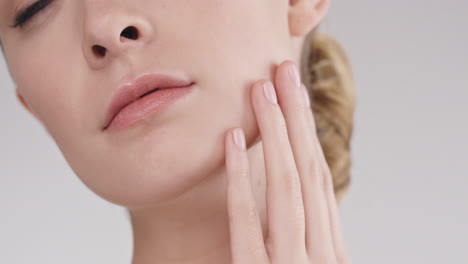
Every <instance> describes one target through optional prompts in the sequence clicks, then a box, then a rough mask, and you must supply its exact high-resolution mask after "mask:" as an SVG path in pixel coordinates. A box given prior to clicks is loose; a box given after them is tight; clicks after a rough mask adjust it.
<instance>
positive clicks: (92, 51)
mask: <svg viewBox="0 0 468 264" xmlns="http://www.w3.org/2000/svg"><path fill="white" fill-rule="evenodd" d="M104 10H105V11H104ZM83 25H84V28H83V32H84V41H83V52H84V54H85V57H86V59H87V61H88V63H89V65H90V66H91V67H92V68H100V67H105V66H106V65H107V64H109V63H110V61H112V60H113V59H115V58H117V57H122V56H129V53H130V50H132V49H134V48H137V47H142V46H145V45H147V44H148V43H149V42H150V41H151V39H152V35H153V33H152V27H151V24H150V23H149V22H148V21H147V20H145V19H144V18H143V17H141V16H138V15H136V14H130V13H128V12H125V11H124V9H123V8H122V11H117V10H115V6H114V7H113V8H108V9H100V10H96V9H94V10H93V11H89V12H86V15H85V16H84V22H83Z"/></svg>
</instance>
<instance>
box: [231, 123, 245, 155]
mask: <svg viewBox="0 0 468 264" xmlns="http://www.w3.org/2000/svg"><path fill="white" fill-rule="evenodd" d="M232 136H233V139H234V143H235V144H236V145H237V147H238V148H239V149H240V150H242V151H244V150H245V148H246V147H245V135H244V131H243V130H242V129H241V128H236V129H234V131H233V133H232Z"/></svg>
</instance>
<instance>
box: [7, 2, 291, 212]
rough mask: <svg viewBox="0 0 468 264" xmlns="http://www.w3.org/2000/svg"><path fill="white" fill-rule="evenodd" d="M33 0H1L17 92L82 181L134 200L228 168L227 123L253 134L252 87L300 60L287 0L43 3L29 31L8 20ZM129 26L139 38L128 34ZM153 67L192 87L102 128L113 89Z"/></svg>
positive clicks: (107, 194)
mask: <svg viewBox="0 0 468 264" xmlns="http://www.w3.org/2000/svg"><path fill="white" fill-rule="evenodd" d="M35 1H36V0H24V1H14V0H0V21H1V24H0V38H1V40H2V45H3V48H4V51H5V57H6V59H7V62H8V65H9V69H10V72H11V74H12V77H13V79H14V80H15V82H16V85H17V92H18V95H19V98H20V99H22V100H23V103H24V104H25V105H26V106H27V107H28V108H29V110H30V111H31V112H32V113H33V114H34V115H35V116H36V117H37V118H38V120H39V121H40V122H41V123H42V124H43V125H44V127H45V128H46V129H47V131H48V132H49V134H50V135H51V136H52V138H53V139H54V140H55V142H56V143H57V145H58V147H59V148H60V150H61V151H62V153H63V154H64V157H65V158H66V160H67V162H68V163H69V164H70V166H71V168H72V169H73V170H74V172H75V173H76V174H77V175H78V176H79V178H80V179H81V180H82V181H83V182H84V184H86V185H87V186H88V187H89V188H90V189H91V190H93V191H94V192H95V193H96V194H98V195H100V196H101V197H103V198H105V199H107V200H109V201H111V202H113V203H116V204H120V205H124V206H127V207H132V206H143V205H147V204H150V203H154V202H157V201H159V200H162V199H168V198H170V197H173V196H175V195H177V194H180V193H182V192H183V191H185V190H187V189H188V188H190V187H191V186H193V185H194V184H196V183H197V182H198V181H200V180H202V179H203V177H205V176H206V175H208V174H210V173H213V172H214V170H216V169H217V168H219V167H220V166H222V165H223V158H224V144H223V142H224V133H225V132H226V130H227V129H229V128H231V127H234V126H241V127H243V128H244V129H245V131H246V135H247V140H248V142H250V143H252V142H253V141H254V140H256V139H257V137H258V130H257V125H256V121H255V118H254V114H253V110H252V109H251V103H250V89H249V88H250V87H251V84H252V83H253V82H254V81H256V80H258V79H261V78H269V79H271V77H272V76H271V72H272V69H271V65H273V64H274V63H279V62H280V61H282V60H284V59H287V58H293V57H294V55H293V54H292V38H291V36H290V32H289V28H288V8H289V1H288V0H255V1H254V0H235V1H232V0H158V1H156V0H132V1H125V0H122V1H110V0H107V1H105V0H80V1H66V0H55V1H43V2H44V3H47V2H50V3H49V4H48V6H47V7H45V8H44V9H43V10H42V11H40V12H39V13H37V14H36V15H35V16H33V17H32V18H31V19H30V20H29V21H28V22H26V23H25V24H24V25H23V27H21V28H19V27H17V28H11V27H8V25H11V24H13V22H14V20H15V13H17V11H15V10H16V9H18V10H22V8H23V7H27V6H29V5H31V4H33V3H34V2H35ZM128 26H134V27H135V28H136V29H137V31H138V33H139V36H138V38H136V39H128V38H124V37H121V36H120V34H121V32H122V30H123V29H125V28H126V27H128ZM93 45H100V46H102V47H104V48H106V49H107V52H106V54H105V56H100V55H99V54H97V53H95V52H93V49H92V46H93ZM101 55H102V54H101ZM146 72H157V73H165V74H171V75H175V76H180V77H183V78H188V79H189V80H191V81H193V82H195V86H193V87H192V88H193V89H192V91H191V93H190V94H189V95H187V96H185V97H183V98H182V99H181V100H179V101H177V102H176V103H175V104H172V105H170V106H169V107H168V108H167V109H166V110H165V111H163V112H161V113H155V114H152V115H150V116H149V117H148V118H146V119H144V120H140V121H138V122H136V123H134V124H133V125H132V126H130V127H128V128H126V129H122V130H120V131H117V132H110V131H108V130H103V129H102V128H103V122H104V118H105V114H106V111H107V107H108V104H109V103H110V100H111V96H112V95H113V94H114V92H115V91H116V89H117V88H119V86H121V85H122V84H123V81H124V80H127V81H128V80H130V79H132V78H134V77H136V76H138V75H139V74H141V73H146Z"/></svg>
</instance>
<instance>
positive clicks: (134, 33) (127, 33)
mask: <svg viewBox="0 0 468 264" xmlns="http://www.w3.org/2000/svg"><path fill="white" fill-rule="evenodd" d="M120 36H121V37H124V38H128V39H133V40H136V39H138V37H139V35H138V29H137V28H136V27H134V26H129V27H126V28H125V29H124V30H122V33H120Z"/></svg>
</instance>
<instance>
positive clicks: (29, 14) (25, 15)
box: [10, 0, 54, 28]
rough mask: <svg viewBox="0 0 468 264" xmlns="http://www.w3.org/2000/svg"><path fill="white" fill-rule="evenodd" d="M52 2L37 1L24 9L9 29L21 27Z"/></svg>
mask: <svg viewBox="0 0 468 264" xmlns="http://www.w3.org/2000/svg"><path fill="white" fill-rule="evenodd" d="M53 1H54V0H39V1H36V2H35V3H33V4H32V5H30V6H29V7H26V8H24V9H23V10H21V11H20V12H18V14H17V15H16V16H15V21H14V24H13V25H11V26H10V27H13V28H16V27H23V26H24V24H25V23H26V22H28V21H29V20H30V19H31V18H33V17H34V16H35V15H36V14H37V13H39V12H40V11H41V10H43V9H44V8H46V7H47V6H48V5H49V4H50V3H52V2H53Z"/></svg>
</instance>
